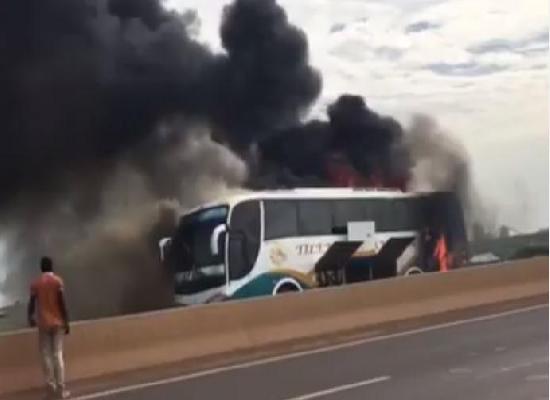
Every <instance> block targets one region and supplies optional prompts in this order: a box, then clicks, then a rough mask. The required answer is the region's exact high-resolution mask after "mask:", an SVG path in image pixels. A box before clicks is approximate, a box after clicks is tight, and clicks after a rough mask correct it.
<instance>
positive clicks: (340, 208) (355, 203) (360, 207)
mask: <svg viewBox="0 0 550 400" xmlns="http://www.w3.org/2000/svg"><path fill="white" fill-rule="evenodd" d="M364 202H365V201H364V200H336V201H333V202H332V203H333V207H332V214H333V219H334V229H335V230H337V232H338V233H340V232H345V231H346V229H347V225H348V222H359V221H365V220H366V219H365V210H364V208H365V207H364V204H363V203H364Z"/></svg>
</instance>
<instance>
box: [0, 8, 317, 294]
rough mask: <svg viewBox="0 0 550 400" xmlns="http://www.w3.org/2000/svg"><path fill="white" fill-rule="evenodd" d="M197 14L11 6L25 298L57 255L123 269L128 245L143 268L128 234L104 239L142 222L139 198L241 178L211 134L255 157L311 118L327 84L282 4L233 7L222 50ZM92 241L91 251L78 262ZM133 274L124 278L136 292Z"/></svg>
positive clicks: (14, 168) (19, 275)
mask: <svg viewBox="0 0 550 400" xmlns="http://www.w3.org/2000/svg"><path fill="white" fill-rule="evenodd" d="M197 24H198V20H197V16H196V14H195V13H194V12H186V13H183V14H179V13H176V12H172V11H168V10H166V9H165V8H164V7H163V5H162V3H161V1H160V0H81V1H80V0H79V1H74V0H41V1H35V0H6V1H2V2H0V60H2V61H1V62H0V237H2V239H3V240H4V241H7V243H8V250H7V251H8V255H7V256H6V259H5V260H4V263H5V264H7V267H8V269H9V271H10V274H9V277H8V282H7V283H6V285H5V287H6V288H7V290H9V291H12V292H17V293H18V296H21V292H22V291H23V290H24V288H25V287H26V285H27V283H28V280H29V279H30V276H32V275H33V274H34V273H35V271H36V263H37V262H36V261H37V259H38V256H39V255H41V254H42V253H45V252H49V253H52V255H53V256H54V259H55V258H57V259H63V258H65V254H69V253H70V254H72V257H71V263H72V265H71V266H70V268H72V269H74V270H76V269H78V265H74V264H88V265H90V264H95V267H94V268H95V270H96V271H97V274H98V275H100V274H101V273H106V272H105V271H106V270H107V269H110V270H114V269H116V268H118V266H115V265H109V266H106V265H105V264H110V263H112V262H113V257H111V256H105V258H102V257H101V256H102V255H106V254H116V257H114V259H116V260H117V261H116V262H121V263H125V264H126V265H131V267H132V268H136V271H137V274H136V275H139V268H138V265H136V264H139V261H138V260H139V258H140V257H130V258H131V259H132V260H131V261H120V260H121V259H122V260H127V259H128V258H129V257H126V256H122V257H120V256H119V255H120V254H121V253H122V252H121V251H113V249H112V248H111V247H112V246H116V243H117V242H116V240H100V239H93V238H94V236H95V235H99V234H102V233H100V232H104V230H103V229H102V228H100V222H101V223H103V225H105V224H107V223H106V215H108V216H109V217H110V218H112V219H114V220H115V221H116V220H117V219H121V218H129V219H130V220H132V221H136V218H135V214H134V213H133V212H129V211H128V209H129V208H135V209H138V210H139V209H143V208H144V207H146V206H147V205H152V204H153V205H154V204H155V203H156V202H157V201H158V200H160V199H164V198H178V199H180V200H181V202H182V203H183V206H189V205H192V204H193V202H198V201H201V200H204V199H201V197H200V196H198V195H197V193H210V192H211V191H212V190H205V189H204V188H203V186H206V187H208V188H209V189H211V187H212V185H213V183H216V182H218V183H219V182H221V183H222V186H224V187H225V186H228V185H229V184H228V183H227V182H229V183H231V182H233V183H234V184H235V182H238V185H240V184H241V183H242V181H243V180H244V177H243V173H242V168H241V166H236V167H235V165H236V164H238V163H239V161H238V160H233V161H230V162H229V163H230V164H231V167H230V168H225V169H224V166H225V165H226V164H227V163H226V162H225V161H219V160H226V159H227V160H229V159H231V158H235V157H234V156H231V155H228V154H226V153H227V152H226V151H225V152H224V151H222V150H221V149H219V146H218V145H216V144H215V143H212V142H211V140H210V139H209V137H213V138H214V139H215V140H216V141H218V142H221V143H225V144H227V145H228V146H229V147H230V148H232V149H234V150H235V151H237V152H245V151H246V149H247V148H248V146H249V145H250V143H252V142H253V141H255V140H256V136H257V135H261V134H262V133H263V132H265V131H266V130H269V129H273V128H277V129H282V128H285V127H288V126H291V125H294V124H297V123H298V121H299V118H300V116H301V115H302V114H303V113H304V112H306V111H307V110H308V108H309V106H310V104H311V103H312V102H313V101H314V100H315V99H316V97H317V95H318V94H319V91H320V87H321V80H320V77H319V75H318V73H317V72H316V71H315V70H314V69H313V68H312V67H311V66H310V65H309V60H308V46H307V40H306V37H305V34H304V33H303V32H302V31H301V30H299V29H298V28H296V27H294V26H293V25H291V24H290V23H289V22H288V19H287V16H286V14H285V12H284V10H283V9H282V8H281V7H280V6H279V5H278V4H277V3H276V2H275V1H274V0H253V1H251V0H236V1H234V2H233V3H232V4H231V5H229V6H227V7H226V8H225V10H224V13H223V19H222V23H221V28H220V35H221V39H222V44H223V47H224V52H222V53H214V52H213V51H211V50H210V49H209V48H207V47H205V46H204V45H202V44H200V43H199V42H198V41H197V40H195V39H194V37H193V35H192V32H193V30H194V29H195V28H196V25H197ZM174 121H177V122H174ZM203 130H206V131H207V133H204V134H201V135H198V134H197V133H196V132H197V131H203ZM210 132H213V133H210ZM197 143H198V144H197ZM178 150H179V151H178ZM236 171H237V172H236ZM228 175H230V176H228ZM190 199H192V200H190ZM112 210H116V211H112ZM148 212H149V211H148ZM144 213H145V214H146V213H147V212H145V211H144ZM123 215H124V216H125V217H122V216H123ZM112 219H111V220H108V221H111V222H112ZM138 220H139V219H138ZM119 222H120V221H119ZM120 224H122V225H124V226H126V228H125V229H122V230H123V231H125V232H126V231H127V230H131V228H130V227H131V226H132V225H131V224H128V223H122V222H120ZM120 224H119V225H120ZM144 224H145V225H146V226H151V222H150V221H147V222H146V223H145V222H144ZM107 225H109V224H107ZM111 225H113V224H112V223H111ZM115 225H116V224H115ZM134 229H135V230H136V231H143V230H144V229H145V228H143V224H142V225H139V227H134ZM145 230H146V231H147V232H142V233H143V235H145V236H148V235H149V231H151V230H152V231H155V229H154V228H153V227H151V228H150V229H149V228H147V229H145ZM114 231H116V232H119V231H120V229H118V230H117V229H115V230H114ZM160 234H161V233H159V232H157V236H158V235H160ZM113 235H114V236H116V235H115V234H113V233H112V230H111V231H110V233H109V234H107V237H110V238H111V239H112V237H113ZM143 235H142V236H143ZM117 237H120V235H119V236H117ZM128 237H132V238H133V236H132V235H125V236H124V239H123V240H121V242H123V243H124V244H123V245H122V247H123V248H124V249H125V252H126V253H132V249H133V248H134V250H135V251H134V253H136V254H139V252H140V251H141V250H138V247H139V246H142V244H143V243H142V241H139V240H138V241H136V240H134V239H132V240H130V239H128ZM155 239H156V238H155ZM92 242H93V243H94V244H92ZM138 242H139V243H138ZM84 243H87V244H88V247H89V248H87V249H86V250H82V251H81V252H80V253H77V254H81V255H76V256H75V255H74V254H75V251H74V249H77V248H81V247H82V246H83V244H84ZM128 243H132V245H129V244H128ZM153 243H154V241H153ZM109 244H110V246H111V247H109V246H108V245H109ZM153 247H154V246H153ZM90 248H93V249H95V250H96V251H91V250H90ZM90 257H91V258H92V260H94V261H90V259H89V258H90ZM84 258H87V259H86V260H84ZM67 268H69V267H67ZM151 268H158V265H156V266H155V267H151ZM92 269H93V268H92ZM100 271H102V272H100ZM126 271H127V269H126ZM127 272H128V271H127ZM119 275H121V274H118V275H116V283H118V284H120V285H121V287H123V286H125V285H127V286H128V284H125V282H124V279H122V278H121V276H119ZM122 275H124V274H122ZM78 278H79V276H77V277H76V279H75V280H76V281H78ZM81 278H83V279H85V275H82V276H81ZM71 279H72V278H71ZM134 281H135V279H133V281H132V282H134ZM82 284H83V285H85V283H84V282H83V283H82ZM129 286H131V285H129ZM94 289H96V290H97V289H98V286H95V285H94ZM151 296H154V294H152V295H151Z"/></svg>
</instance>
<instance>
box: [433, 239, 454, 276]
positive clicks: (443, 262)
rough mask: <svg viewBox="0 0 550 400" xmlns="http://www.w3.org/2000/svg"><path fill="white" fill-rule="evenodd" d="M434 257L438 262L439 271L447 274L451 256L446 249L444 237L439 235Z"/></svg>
mask: <svg viewBox="0 0 550 400" xmlns="http://www.w3.org/2000/svg"><path fill="white" fill-rule="evenodd" d="M434 257H435V258H436V259H437V260H438V261H439V271H441V272H447V271H448V270H449V266H450V264H451V261H452V257H451V254H450V253H449V251H448V249H447V241H446V240H445V235H443V234H441V236H440V237H439V239H438V240H437V243H436V245H435V249H434Z"/></svg>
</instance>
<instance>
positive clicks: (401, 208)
mask: <svg viewBox="0 0 550 400" xmlns="http://www.w3.org/2000/svg"><path fill="white" fill-rule="evenodd" d="M388 206H389V208H390V209H391V219H389V221H388V222H389V226H388V229H389V230H392V231H413V230H417V229H420V212H421V211H420V206H419V202H418V200H417V199H415V198H409V199H395V200H392V201H391V202H388Z"/></svg>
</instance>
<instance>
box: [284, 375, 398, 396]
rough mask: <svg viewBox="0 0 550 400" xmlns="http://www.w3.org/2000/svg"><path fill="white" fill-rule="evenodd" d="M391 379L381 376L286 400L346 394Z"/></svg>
mask: <svg viewBox="0 0 550 400" xmlns="http://www.w3.org/2000/svg"><path fill="white" fill-rule="evenodd" d="M390 379H391V378H390V377H389V376H379V377H378V378H373V379H368V380H366V381H361V382H355V383H348V384H347V385H341V386H335V387H332V388H329V389H325V390H320V391H318V392H313V393H308V394H304V395H302V396H298V397H290V398H288V399H285V400H311V399H317V398H319V397H324V396H328V395H330V394H335V393H340V392H345V391H347V390H352V389H356V388H359V387H363V386H367V385H373V384H375V383H380V382H384V381H387V380H390Z"/></svg>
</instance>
